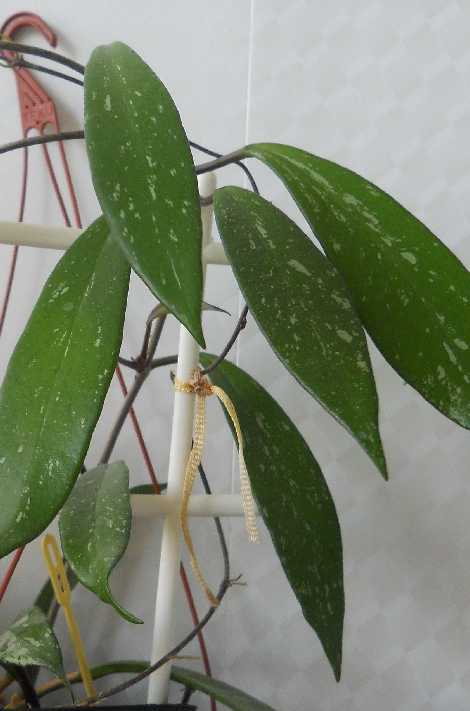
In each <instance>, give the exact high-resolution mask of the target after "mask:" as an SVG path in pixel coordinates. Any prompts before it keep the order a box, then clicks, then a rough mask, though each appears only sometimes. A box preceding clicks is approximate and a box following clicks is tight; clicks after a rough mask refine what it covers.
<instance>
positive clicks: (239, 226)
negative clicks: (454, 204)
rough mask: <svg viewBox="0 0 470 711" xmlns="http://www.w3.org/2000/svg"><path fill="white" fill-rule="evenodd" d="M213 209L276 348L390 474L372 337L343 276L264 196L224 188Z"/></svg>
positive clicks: (242, 283)
mask: <svg viewBox="0 0 470 711" xmlns="http://www.w3.org/2000/svg"><path fill="white" fill-rule="evenodd" d="M214 212H215V216H216V220H217V226H218V228H219V232H220V236H221V238H222V241H223V243H224V247H225V251H226V254H227V257H228V259H229V261H230V263H231V265H232V267H233V271H234V274H235V277H236V279H237V281H238V284H239V286H240V288H241V290H242V292H243V295H244V297H245V299H246V302H247V304H248V306H249V308H250V311H251V313H252V314H253V316H254V317H255V319H256V321H257V323H258V326H259V327H260V329H261V330H262V332H263V333H264V335H265V336H266V338H267V339H268V341H269V343H270V345H271V346H272V348H273V350H274V352H275V353H276V354H277V356H278V357H279V358H280V360H281V361H282V362H283V364H284V365H285V366H286V368H287V369H288V370H289V371H290V372H291V373H292V374H293V375H294V377H295V378H297V380H298V381H299V382H300V384H301V385H303V387H304V388H305V389H306V390H307V391H308V392H309V393H311V394H312V395H313V396H314V397H315V398H317V400H318V401H319V402H320V403H321V404H322V405H323V407H324V408H326V410H328V412H330V413H331V414H332V415H333V416H334V417H335V418H336V419H337V420H338V421H339V422H340V423H341V424H342V425H344V427H346V429H347V430H348V431H349V432H350V433H351V434H352V435H353V436H354V437H355V438H356V439H357V441H358V442H359V443H360V444H361V446H362V447H363V448H364V449H365V451H366V452H367V453H368V454H369V456H370V457H371V459H372V460H373V461H374V462H375V464H376V465H377V467H378V468H379V470H380V471H381V473H382V474H383V476H384V477H385V478H387V468H386V463H385V457H384V453H383V450H382V443H381V441H380V434H379V428H378V421H377V420H378V402H377V392H376V389H375V382H374V376H373V374H372V368H371V364H370V359H369V353H368V350H367V343H366V338H365V334H364V331H363V329H362V325H361V322H360V321H359V318H358V316H357V315H356V312H355V311H354V308H353V307H352V305H351V301H350V298H349V294H348V291H347V289H346V286H345V284H344V281H343V278H342V277H341V275H340V274H339V273H338V272H337V270H336V269H335V268H334V267H333V265H332V264H331V263H330V262H329V261H328V260H327V259H326V258H325V257H324V256H323V254H322V253H321V252H320V251H319V250H318V249H317V248H316V247H315V246H314V245H313V243H312V242H311V240H310V239H309V238H308V237H307V236H306V235H305V234H304V233H303V232H302V230H301V229H300V228H299V227H298V226H297V225H296V224H295V223H294V222H292V220H290V219H289V218H288V217H287V216H286V215H285V214H284V213H283V212H281V211H280V210H278V209H277V208H276V207H274V206H273V205H271V203H269V202H267V201H266V200H263V198H261V197H259V196H258V195H255V194H254V193H251V192H249V191H247V190H242V189H241V188H234V187H228V188H222V189H220V190H217V191H216V193H215V196H214Z"/></svg>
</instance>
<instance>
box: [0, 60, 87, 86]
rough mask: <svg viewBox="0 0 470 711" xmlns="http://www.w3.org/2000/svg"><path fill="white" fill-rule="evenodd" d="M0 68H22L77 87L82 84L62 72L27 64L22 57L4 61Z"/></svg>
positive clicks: (80, 81) (32, 63)
mask: <svg viewBox="0 0 470 711" xmlns="http://www.w3.org/2000/svg"><path fill="white" fill-rule="evenodd" d="M0 66H3V67H5V68H6V69H15V67H24V68H25V69H34V71H36V72H42V73H43V74H50V75H51V76H53V77H57V78H58V79H65V81H69V82H71V83H72V84H77V85H78V86H83V82H82V80H81V79H78V78H77V77H72V76H70V74H64V73H63V72H58V71H57V70H56V69H50V68H49V67H44V66H43V65H42V64H35V63H34V62H28V60H27V59H23V57H20V58H19V59H13V60H11V61H10V60H8V59H4V60H3V62H0Z"/></svg>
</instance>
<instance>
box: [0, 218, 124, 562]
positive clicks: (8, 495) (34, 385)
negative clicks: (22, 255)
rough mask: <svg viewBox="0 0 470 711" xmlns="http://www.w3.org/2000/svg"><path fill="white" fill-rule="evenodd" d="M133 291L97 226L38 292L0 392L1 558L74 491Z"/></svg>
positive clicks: (38, 528)
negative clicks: (128, 301)
mask: <svg viewBox="0 0 470 711" xmlns="http://www.w3.org/2000/svg"><path fill="white" fill-rule="evenodd" d="M128 283H129V267H128V265H127V262H126V260H125V259H124V257H123V256H122V253H121V251H120V250H119V248H118V247H117V245H116V244H115V243H114V241H113V240H111V239H110V238H109V232H108V228H107V225H106V223H105V221H104V219H103V218H101V219H100V220H98V221H97V222H95V223H93V225H91V227H89V228H88V229H87V230H86V231H85V232H84V233H83V234H82V235H81V236H80V237H79V238H78V240H77V241H76V242H75V243H74V244H73V245H72V246H71V247H70V249H69V250H68V251H67V252H66V253H65V254H64V256H63V257H62V259H61V260H60V262H59V263H58V264H57V266H56V268H55V269H54V271H53V272H52V274H51V276H50V277H49V279H48V280H47V282H46V284H45V286H44V288H43V290H42V293H41V295H40V297H39V299H38V301H37V304H36V306H35V308H34V310H33V313H32V315H31V317H30V319H29V321H28V323H27V325H26V328H25V330H24V332H23V334H22V336H21V338H20V340H19V342H18V344H17V346H16V348H15V351H14V353H13V355H12V357H11V359H10V363H9V365H8V369H7V372H6V375H5V380H4V382H3V385H2V388H1V390H0V491H1V492H2V503H1V506H0V556H4V555H6V554H7V553H9V552H10V551H12V550H13V549H14V548H18V547H19V546H22V545H24V544H25V543H27V542H28V541H30V540H32V539H33V538H35V537H36V536H37V535H38V534H39V533H41V531H43V530H44V529H45V528H46V526H47V525H48V524H49V523H50V522H51V521H52V519H53V518H54V516H55V515H56V513H57V512H58V511H59V509H60V508H61V507H62V505H63V503H64V501H65V500H66V498H67V496H68V494H69V492H70V490H71V488H72V486H73V484H74V481H75V479H76V477H77V474H78V472H79V469H80V466H81V464H82V462H83V459H84V457H85V454H86V451H87V449H88V445H89V442H90V438H91V435H92V433H93V430H94V428H95V424H96V421H97V419H98V417H99V415H100V412H101V408H102V406H103V401H104V398H105V396H106V393H107V391H108V387H109V383H110V381H111V378H112V375H113V372H114V368H115V366H116V363H117V357H118V353H119V348H120V345H121V340H122V327H123V321H124V312H125V307H126V300H127V289H128Z"/></svg>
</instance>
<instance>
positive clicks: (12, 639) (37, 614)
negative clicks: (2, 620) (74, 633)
mask: <svg viewBox="0 0 470 711" xmlns="http://www.w3.org/2000/svg"><path fill="white" fill-rule="evenodd" d="M0 661H2V662H5V663H7V664H15V665H18V666H21V667H27V666H40V667H47V669H50V670H51V671H52V672H54V674H56V675H57V676H59V677H61V678H63V677H64V668H63V664H62V653H61V651H60V647H59V643H58V641H57V638H56V636H55V634H54V631H53V629H52V627H51V626H50V624H49V622H48V621H47V617H46V616H45V614H44V613H43V612H42V611H41V610H40V609H39V608H37V607H32V608H31V609H29V610H27V611H26V612H24V613H23V614H22V615H20V617H18V619H17V620H16V621H15V622H14V623H13V624H12V625H11V626H10V628H9V629H8V630H6V632H4V633H3V634H2V635H0Z"/></svg>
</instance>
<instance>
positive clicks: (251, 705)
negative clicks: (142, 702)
mask: <svg viewBox="0 0 470 711" xmlns="http://www.w3.org/2000/svg"><path fill="white" fill-rule="evenodd" d="M171 678H172V680H173V681H177V682H179V683H180V684H184V686H185V687H187V688H189V689H194V691H202V693H203V694H207V695H208V696H210V697H211V699H215V700H216V701H220V703H221V704H223V706H224V707H226V708H228V709H232V711H275V710H274V709H273V707H272V706H268V704H265V703H264V702H263V701H259V700H258V699H255V697H254V696H250V694H247V693H246V692H245V691H242V690H241V689H237V688H236V687H235V686H231V685H230V684H226V683H225V682H224V681H218V679H213V678H212V677H209V676H206V675H205V674H200V673H199V672H197V671H193V669H183V667H178V666H173V667H172V668H171Z"/></svg>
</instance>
